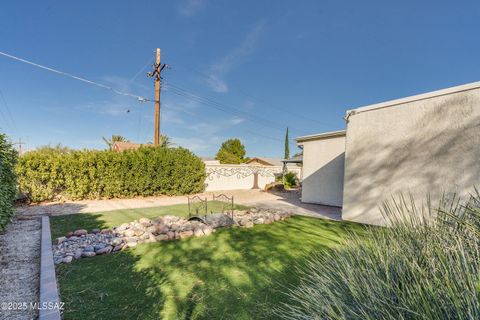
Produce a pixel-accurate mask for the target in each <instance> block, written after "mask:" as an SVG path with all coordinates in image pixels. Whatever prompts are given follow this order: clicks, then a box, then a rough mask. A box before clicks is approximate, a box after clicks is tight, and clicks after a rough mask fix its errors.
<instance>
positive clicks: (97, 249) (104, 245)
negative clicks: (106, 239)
mask: <svg viewBox="0 0 480 320" xmlns="http://www.w3.org/2000/svg"><path fill="white" fill-rule="evenodd" d="M106 246H107V244H106V243H99V244H97V245H95V246H94V247H93V249H94V250H95V252H97V251H99V250H102V249H103V248H105V247H106Z"/></svg>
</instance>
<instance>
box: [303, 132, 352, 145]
mask: <svg viewBox="0 0 480 320" xmlns="http://www.w3.org/2000/svg"><path fill="white" fill-rule="evenodd" d="M346 134H347V131H346V130H338V131H330V132H323V133H316V134H311V135H308V136H302V137H298V138H295V141H297V142H305V141H311V140H321V139H328V138H337V137H343V136H346Z"/></svg>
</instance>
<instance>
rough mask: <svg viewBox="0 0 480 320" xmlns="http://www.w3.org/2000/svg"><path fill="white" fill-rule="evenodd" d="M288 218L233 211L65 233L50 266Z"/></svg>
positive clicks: (263, 212)
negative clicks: (139, 245)
mask: <svg viewBox="0 0 480 320" xmlns="http://www.w3.org/2000/svg"><path fill="white" fill-rule="evenodd" d="M291 215H292V214H291V213H288V212H283V211H278V210H274V209H260V210H259V209H256V208H253V209H248V210H235V211H234V212H233V216H232V214H231V213H228V214H225V213H214V214H209V215H207V216H206V217H205V220H206V221H205V222H206V223H204V222H203V221H201V220H191V221H188V220H186V219H184V218H181V217H177V216H162V217H158V218H156V219H154V220H152V219H148V218H140V219H139V220H138V221H137V220H136V221H133V222H130V223H123V224H121V225H120V226H118V227H114V228H112V229H103V230H101V231H100V230H99V229H93V230H92V232H91V233H88V232H87V230H85V229H78V230H75V231H74V232H69V233H67V234H66V236H65V237H59V238H57V239H56V240H55V244H54V245H53V254H54V263H55V264H61V263H71V262H72V261H73V260H76V259H81V258H82V257H94V256H96V255H102V254H110V253H112V252H118V251H122V250H126V249H128V248H132V247H135V246H136V245H138V244H141V243H150V242H157V241H167V240H173V239H185V238H189V237H193V236H195V237H203V236H208V235H210V234H212V233H213V232H215V230H216V228H222V227H230V226H234V227H235V226H240V227H242V228H251V227H253V226H254V224H270V223H273V222H274V221H279V220H284V219H286V218H288V217H290V216H291Z"/></svg>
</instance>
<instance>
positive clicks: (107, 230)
mask: <svg viewBox="0 0 480 320" xmlns="http://www.w3.org/2000/svg"><path fill="white" fill-rule="evenodd" d="M100 233H102V234H111V233H113V231H112V230H111V229H103V230H102V231H100Z"/></svg>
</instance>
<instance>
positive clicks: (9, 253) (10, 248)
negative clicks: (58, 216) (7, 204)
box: [0, 218, 41, 320]
mask: <svg viewBox="0 0 480 320" xmlns="http://www.w3.org/2000/svg"><path fill="white" fill-rule="evenodd" d="M40 232H41V221H40V219H39V218H34V219H28V220H14V221H13V222H12V223H11V224H10V225H9V226H8V227H7V229H6V230H5V231H4V232H3V233H0V302H1V303H7V307H11V309H17V308H18V303H24V302H25V303H26V306H27V307H26V308H24V307H23V305H22V307H21V308H20V309H22V310H4V308H3V307H4V306H3V305H2V307H1V308H0V319H9V320H10V319H36V318H37V317H38V312H37V310H35V309H32V308H30V303H31V302H32V303H36V302H38V301H39V292H38V291H39V279H40V276H39V270H40ZM14 304H17V305H14ZM13 307H17V308H13Z"/></svg>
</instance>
